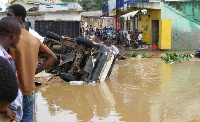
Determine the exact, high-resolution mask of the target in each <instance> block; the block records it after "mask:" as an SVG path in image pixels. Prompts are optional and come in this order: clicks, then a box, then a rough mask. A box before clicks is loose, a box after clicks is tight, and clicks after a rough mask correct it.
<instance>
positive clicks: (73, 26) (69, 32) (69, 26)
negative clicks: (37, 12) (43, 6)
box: [35, 20, 80, 38]
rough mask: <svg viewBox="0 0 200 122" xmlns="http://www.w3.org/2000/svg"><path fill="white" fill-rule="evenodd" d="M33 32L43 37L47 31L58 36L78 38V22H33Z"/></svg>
mask: <svg viewBox="0 0 200 122" xmlns="http://www.w3.org/2000/svg"><path fill="white" fill-rule="evenodd" d="M35 30H36V31H37V32H38V33H39V34H40V35H41V36H43V37H45V36H46V32H47V31H51V32H54V33H56V34H58V35H60V36H68V37H71V38H76V37H78V36H80V21H44V20H37V21H35Z"/></svg>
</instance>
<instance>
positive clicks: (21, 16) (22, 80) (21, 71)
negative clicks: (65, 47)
mask: <svg viewBox="0 0 200 122" xmlns="http://www.w3.org/2000/svg"><path fill="white" fill-rule="evenodd" d="M7 16H12V17H14V18H16V19H17V20H18V21H19V23H20V24H21V28H22V34H21V36H20V41H19V43H18V45H17V46H16V48H15V49H14V48H10V49H9V53H10V55H11V56H12V57H13V58H14V60H15V64H16V68H17V71H18V77H19V87H20V89H21V91H22V94H23V118H22V120H21V122H33V103H34V88H35V74H37V73H39V72H41V71H43V70H44V69H46V68H48V67H49V66H51V65H52V64H53V63H54V62H55V61H56V60H57V58H56V56H55V55H54V53H53V52H52V51H51V50H50V49H49V48H48V47H46V46H45V45H43V44H42V43H41V42H40V40H38V39H37V38H36V37H35V36H33V35H32V34H31V33H29V32H28V31H27V30H25V18H26V9H25V8H24V7H23V6H22V5H19V4H15V5H12V6H10V7H9V8H8V12H7ZM38 56H40V57H45V58H46V60H45V61H44V62H43V63H42V64H41V65H40V66H39V67H37V60H38Z"/></svg>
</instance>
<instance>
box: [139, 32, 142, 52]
mask: <svg viewBox="0 0 200 122" xmlns="http://www.w3.org/2000/svg"><path fill="white" fill-rule="evenodd" d="M138 45H139V48H141V47H142V32H139V34H138Z"/></svg>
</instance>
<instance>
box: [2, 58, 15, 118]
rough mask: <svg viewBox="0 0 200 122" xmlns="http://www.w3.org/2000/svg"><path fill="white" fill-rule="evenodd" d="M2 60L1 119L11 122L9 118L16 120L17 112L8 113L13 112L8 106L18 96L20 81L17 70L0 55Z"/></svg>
mask: <svg viewBox="0 0 200 122" xmlns="http://www.w3.org/2000/svg"><path fill="white" fill-rule="evenodd" d="M0 62H1V63H0V120H1V121H3V122H7V121H8V122H10V119H9V118H12V119H11V120H14V118H15V114H14V113H11V114H12V115H8V112H11V111H9V110H8V107H9V106H10V104H11V103H12V102H13V101H14V100H15V98H16V97H17V94H18V83H17V77H16V75H15V72H14V70H13V69H12V67H11V65H10V64H9V62H8V61H7V60H6V59H4V58H3V57H0ZM5 115H6V116H5ZM6 117H9V118H6Z"/></svg>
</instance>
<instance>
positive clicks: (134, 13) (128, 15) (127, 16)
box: [120, 10, 138, 20]
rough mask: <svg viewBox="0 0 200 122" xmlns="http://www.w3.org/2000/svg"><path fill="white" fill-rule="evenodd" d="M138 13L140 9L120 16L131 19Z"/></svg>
mask: <svg viewBox="0 0 200 122" xmlns="http://www.w3.org/2000/svg"><path fill="white" fill-rule="evenodd" d="M137 13H138V10H137V11H132V12H129V13H127V14H124V15H122V16H120V17H123V18H125V20H127V19H128V20H130V17H134V16H135V15H136V14H137Z"/></svg>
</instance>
